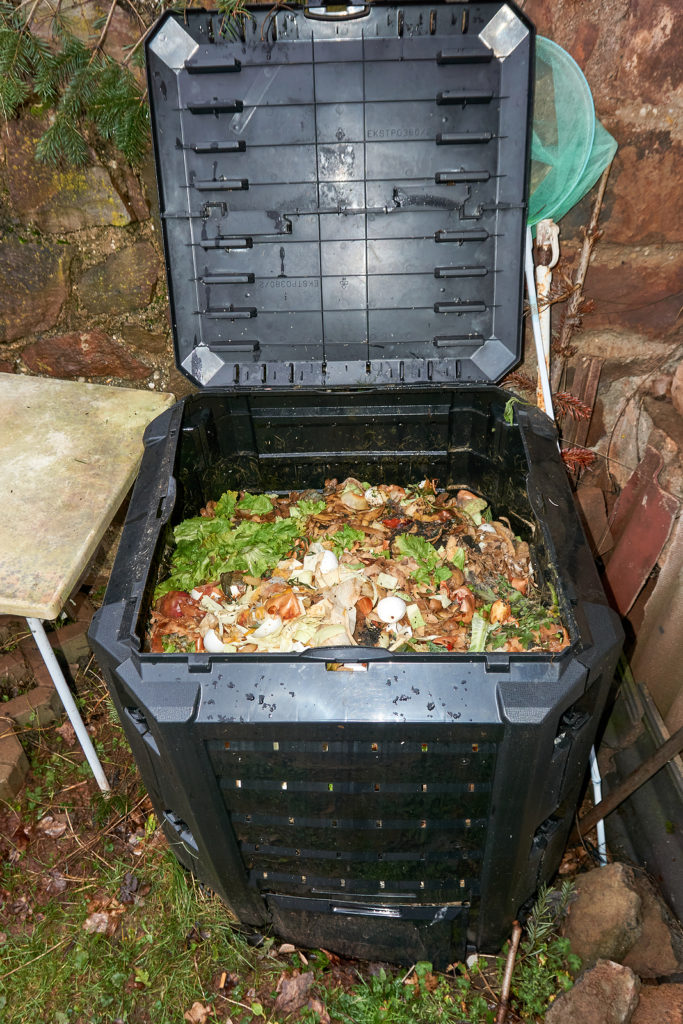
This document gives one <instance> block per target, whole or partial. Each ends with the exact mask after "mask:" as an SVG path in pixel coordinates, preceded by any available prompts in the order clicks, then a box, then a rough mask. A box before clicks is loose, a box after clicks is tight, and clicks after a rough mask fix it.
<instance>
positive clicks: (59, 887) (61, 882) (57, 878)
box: [45, 868, 66, 896]
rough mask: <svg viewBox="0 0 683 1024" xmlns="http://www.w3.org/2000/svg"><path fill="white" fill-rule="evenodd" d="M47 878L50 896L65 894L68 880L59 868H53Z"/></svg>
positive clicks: (46, 885) (47, 888) (46, 884)
mask: <svg viewBox="0 0 683 1024" xmlns="http://www.w3.org/2000/svg"><path fill="white" fill-rule="evenodd" d="M46 877H47V881H46V882H45V888H46V890H47V893H48V895H49V896H53V895H56V894H57V893H60V892H64V890H65V889H66V878H65V877H64V875H63V874H62V872H61V871H58V870H57V868H52V870H51V871H48V873H47V876H46Z"/></svg>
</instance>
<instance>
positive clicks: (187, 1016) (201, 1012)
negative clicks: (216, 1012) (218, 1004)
mask: <svg viewBox="0 0 683 1024" xmlns="http://www.w3.org/2000/svg"><path fill="white" fill-rule="evenodd" d="M212 1014H213V1006H209V1005H208V1004H207V1005H204V1003H200V1002H195V1003H193V1004H192V1006H191V1007H190V1009H189V1010H186V1011H185V1013H184V1014H183V1020H186V1021H187V1022H188V1024H206V1020H207V1018H208V1017H210V1016H211V1015H212Z"/></svg>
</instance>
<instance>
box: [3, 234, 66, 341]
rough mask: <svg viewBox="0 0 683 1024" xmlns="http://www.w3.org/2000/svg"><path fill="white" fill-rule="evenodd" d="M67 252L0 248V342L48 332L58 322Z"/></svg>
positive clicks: (11, 244)
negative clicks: (39, 332)
mask: <svg viewBox="0 0 683 1024" xmlns="http://www.w3.org/2000/svg"><path fill="white" fill-rule="evenodd" d="M69 262H70V251H69V249H68V248H67V247H66V246H62V245H54V244H52V243H49V242H45V243H42V244H41V243H38V242H28V241H25V242H22V241H21V240H20V237H19V236H18V235H11V236H9V237H5V238H4V239H3V243H2V245H1V246H0V342H2V341H14V340H15V339H16V338H25V337H26V336H27V335H29V334H33V333H35V332H38V331H47V330H49V328H50V327H53V326H54V325H55V324H56V323H57V320H58V319H59V314H60V313H61V310H62V306H63V304H64V302H65V300H66V297H67V294H68V287H69V285H68V271H69Z"/></svg>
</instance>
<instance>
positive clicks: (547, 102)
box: [528, 36, 617, 225]
mask: <svg viewBox="0 0 683 1024" xmlns="http://www.w3.org/2000/svg"><path fill="white" fill-rule="evenodd" d="M616 149H617V144H616V142H615V140H614V139H613V138H612V136H611V135H610V134H609V132H607V131H606V130H605V129H604V128H603V126H602V125H601V124H600V122H599V121H598V120H597V119H596V117H595V107H594V106H593V97H592V96H591V91H590V88H589V86H588V82H587V81H586V79H585V77H584V75H583V72H582V71H581V69H580V67H579V65H578V64H577V63H576V61H575V60H574V59H573V58H572V57H570V56H569V54H568V53H567V52H566V51H565V50H563V49H562V47H561V46H558V45H557V43H554V42H553V41H552V40H551V39H545V38H544V37H543V36H538V37H537V38H536V77H535V91H534V122H533V132H532V140H531V182H530V195H529V214H528V223H529V224H530V225H534V224H537V223H538V221H539V220H543V219H544V218H545V217H549V218H552V220H554V221H558V220H560V218H561V217H564V215H565V213H567V211H568V210H571V208H572V206H574V205H575V204H576V203H578V201H579V199H581V197H582V196H584V195H585V194H586V192H588V191H589V189H591V188H592V187H593V185H594V184H595V183H596V181H597V180H598V178H599V177H600V175H601V174H602V172H603V171H604V169H605V168H606V167H607V165H608V164H609V163H610V161H611V160H612V158H613V157H614V154H615V152H616Z"/></svg>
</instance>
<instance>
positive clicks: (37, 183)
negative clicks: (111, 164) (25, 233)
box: [6, 117, 131, 234]
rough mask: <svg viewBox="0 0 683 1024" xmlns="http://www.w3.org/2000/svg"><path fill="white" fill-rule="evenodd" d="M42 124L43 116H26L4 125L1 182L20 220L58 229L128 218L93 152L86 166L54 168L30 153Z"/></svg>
mask: <svg viewBox="0 0 683 1024" xmlns="http://www.w3.org/2000/svg"><path fill="white" fill-rule="evenodd" d="M48 126H49V121H48V120H47V119H46V118H43V119H36V118H32V117H22V118H21V119H19V120H18V121H10V122H9V123H8V125H7V132H8V138H7V145H6V152H7V158H6V166H7V188H8V191H9V196H10V200H11V203H12V208H13V210H14V211H15V213H17V214H18V215H19V217H20V219H21V220H22V221H23V222H24V223H28V222H31V223H33V224H35V225H36V226H37V227H38V228H40V230H41V231H46V232H52V233H58V234H67V233H69V232H72V231H80V230H81V229H82V228H88V227H100V226H105V225H113V226H114V227H123V225H125V224H129V223H130V221H131V215H130V214H129V212H128V210H127V208H126V204H125V203H124V201H123V199H122V198H121V196H120V195H119V193H118V192H117V190H116V189H115V188H114V185H113V184H112V181H111V177H110V176H109V174H108V173H107V171H106V170H105V168H104V167H101V166H100V165H99V164H98V163H97V158H96V156H95V153H94V152H91V160H92V161H93V163H92V166H87V167H67V168H55V167H51V166H50V165H49V164H44V163H40V162H38V161H37V160H36V159H35V150H36V143H37V142H38V139H39V138H40V136H41V135H42V134H43V132H44V131H45V130H46V129H47V128H48Z"/></svg>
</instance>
